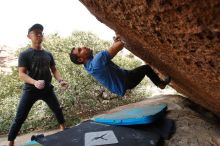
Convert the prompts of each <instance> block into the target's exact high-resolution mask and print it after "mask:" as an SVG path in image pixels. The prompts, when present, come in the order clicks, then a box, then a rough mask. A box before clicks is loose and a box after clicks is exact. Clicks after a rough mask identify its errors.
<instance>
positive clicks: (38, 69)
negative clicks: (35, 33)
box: [18, 48, 55, 89]
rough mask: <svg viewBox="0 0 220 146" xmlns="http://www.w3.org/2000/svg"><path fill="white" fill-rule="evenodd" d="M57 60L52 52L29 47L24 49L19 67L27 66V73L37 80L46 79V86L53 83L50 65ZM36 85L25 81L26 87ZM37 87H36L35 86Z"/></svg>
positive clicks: (30, 87) (32, 87) (19, 60)
mask: <svg viewBox="0 0 220 146" xmlns="http://www.w3.org/2000/svg"><path fill="white" fill-rule="evenodd" d="M54 65H55V62H54V59H53V56H52V54H51V53H50V52H48V51H45V50H36V49H33V48H29V49H27V50H25V51H23V52H22V53H21V54H20V56H19V59H18V67H25V68H26V69H27V74H28V75H29V76H30V77H31V78H33V79H35V80H44V81H45V85H46V87H49V86H50V85H51V84H50V83H51V80H52V76H51V72H50V67H51V66H54ZM34 88H35V87H34V85H31V84H28V83H25V86H24V89H34ZM35 89H36V88H35Z"/></svg>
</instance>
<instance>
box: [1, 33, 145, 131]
mask: <svg viewBox="0 0 220 146" xmlns="http://www.w3.org/2000/svg"><path fill="white" fill-rule="evenodd" d="M111 43H112V42H109V41H104V40H101V39H99V38H98V37H97V36H96V35H94V34H92V33H90V32H74V33H72V35H71V36H69V37H67V38H62V37H60V36H59V35H58V34H51V35H49V36H45V40H44V42H43V46H44V48H46V50H49V51H50V52H51V53H52V54H53V56H54V58H55V62H56V65H57V68H58V69H59V71H60V73H61V75H62V77H63V79H65V80H66V81H67V82H68V83H69V88H68V89H67V90H66V91H63V90H62V89H61V88H59V85H58V83H57V82H56V81H55V80H53V85H54V86H55V88H54V89H55V92H56V93H57V96H58V99H59V102H60V104H61V106H62V109H63V112H64V116H65V119H66V124H67V125H68V126H72V125H74V124H76V123H78V122H79V121H80V120H82V119H85V118H90V117H92V116H93V115H95V114H97V113H100V112H103V111H105V110H108V109H111V108H114V107H117V106H119V105H124V104H128V103H131V102H136V101H140V100H142V99H143V97H144V96H146V94H147V93H145V92H141V91H139V90H138V89H139V88H140V87H141V86H142V85H144V84H146V83H147V81H146V80H144V81H143V82H142V83H141V84H140V85H139V86H138V87H136V88H135V89H134V90H132V91H128V92H127V93H126V95H125V96H124V97H118V96H116V95H114V94H112V93H110V92H109V91H107V90H106V89H105V88H104V87H102V86H101V85H100V84H99V83H98V82H97V81H95V80H94V79H93V78H92V77H91V76H90V75H88V74H87V72H86V71H85V70H84V69H83V66H78V65H75V64H73V63H72V62H71V61H70V59H69V53H70V50H71V48H72V47H77V46H87V47H90V48H92V49H94V53H95V52H98V51H100V50H104V49H106V48H108V47H109V46H110V45H111ZM28 46H30V44H29V45H27V46H26V47H23V48H21V49H20V50H19V52H20V51H21V50H24V49H25V48H27V47H28ZM114 62H116V64H118V65H119V66H122V67H124V68H126V69H132V68H135V67H137V66H139V65H140V64H141V62H140V61H139V60H137V59H135V58H131V57H130V56H128V57H126V56H121V55H120V54H118V55H117V56H116V57H115V58H114ZM22 85H23V82H22V81H20V80H19V78H18V73H17V68H14V69H13V72H12V74H9V75H3V74H2V75H0V86H1V90H0V105H1V107H0V132H1V134H4V133H6V132H7V131H8V129H9V126H10V123H11V122H12V120H13V118H14V116H15V112H16V107H17V104H18V101H19V96H20V94H21V92H22ZM56 126H57V121H56V119H55V117H54V115H53V114H52V112H51V111H50V109H49V108H48V107H47V105H46V104H45V103H44V102H42V101H38V102H37V103H36V104H35V105H34V106H33V108H32V110H31V112H30V113H29V115H28V119H27V120H26V121H25V123H24V124H23V126H22V129H21V133H23V132H29V131H31V130H36V129H51V128H54V127H56Z"/></svg>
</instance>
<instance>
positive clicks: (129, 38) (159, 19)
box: [80, 0, 220, 117]
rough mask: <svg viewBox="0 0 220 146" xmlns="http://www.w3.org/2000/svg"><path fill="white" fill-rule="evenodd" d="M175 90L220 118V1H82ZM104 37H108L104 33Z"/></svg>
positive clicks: (128, 47)
mask: <svg viewBox="0 0 220 146" xmlns="http://www.w3.org/2000/svg"><path fill="white" fill-rule="evenodd" d="M80 1H81V2H82V3H83V4H84V5H85V6H86V7H87V8H88V10H89V11H90V12H91V13H92V14H93V15H94V16H96V18H97V19H98V20H99V21H101V22H102V23H104V24H106V25H107V26H108V27H110V28H112V29H113V30H115V31H117V32H118V33H119V34H120V35H121V36H122V38H123V39H124V40H125V41H126V43H127V44H126V48H127V49H128V50H130V51H131V52H132V53H134V54H135V55H137V56H138V57H140V58H141V59H142V60H144V61H146V62H147V63H149V64H150V65H151V66H152V67H154V68H155V69H156V70H158V71H159V72H160V73H161V74H162V75H166V74H169V75H170V76H172V79H173V82H172V87H173V88H175V89H176V90H177V91H178V92H180V93H182V94H184V95H186V96H187V97H189V98H190V99H191V100H192V101H194V102H196V103H199V104H200V105H202V106H204V107H206V108H207V109H209V110H211V111H212V112H214V113H215V114H216V115H218V116H219V117H220V0H178V1H177V0H80ZM103 33H104V32H103Z"/></svg>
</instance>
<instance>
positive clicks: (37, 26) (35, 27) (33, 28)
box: [28, 23, 44, 33]
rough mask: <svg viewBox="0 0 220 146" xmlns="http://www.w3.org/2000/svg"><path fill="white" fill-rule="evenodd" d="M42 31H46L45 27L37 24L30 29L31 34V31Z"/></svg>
mask: <svg viewBox="0 0 220 146" xmlns="http://www.w3.org/2000/svg"><path fill="white" fill-rule="evenodd" d="M36 29H37V30H41V31H43V30H44V27H43V25H41V24H39V23H36V24H34V25H33V26H31V27H30V28H29V29H28V33H30V32H31V31H33V30H36Z"/></svg>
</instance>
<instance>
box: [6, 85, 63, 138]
mask: <svg viewBox="0 0 220 146" xmlns="http://www.w3.org/2000/svg"><path fill="white" fill-rule="evenodd" d="M37 100H43V101H45V102H46V103H47V105H48V106H49V108H50V109H51V110H52V111H53V113H54V114H55V116H56V118H57V120H58V122H59V124H63V123H64V116H63V113H62V110H61V108H60V105H59V102H58V100H57V97H56V95H55V93H54V91H53V88H50V89H44V90H35V91H33V90H24V91H23V94H22V96H21V99H20V102H19V105H18V108H17V113H16V116H15V119H14V121H13V123H12V125H11V128H10V131H9V134H8V140H9V141H13V140H14V139H15V138H16V136H17V134H18V132H19V130H20V128H21V125H22V124H23V123H24V121H25V120H26V118H27V116H28V113H29V111H30V110H31V107H32V106H33V104H34V103H35V102H36V101H37Z"/></svg>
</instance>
